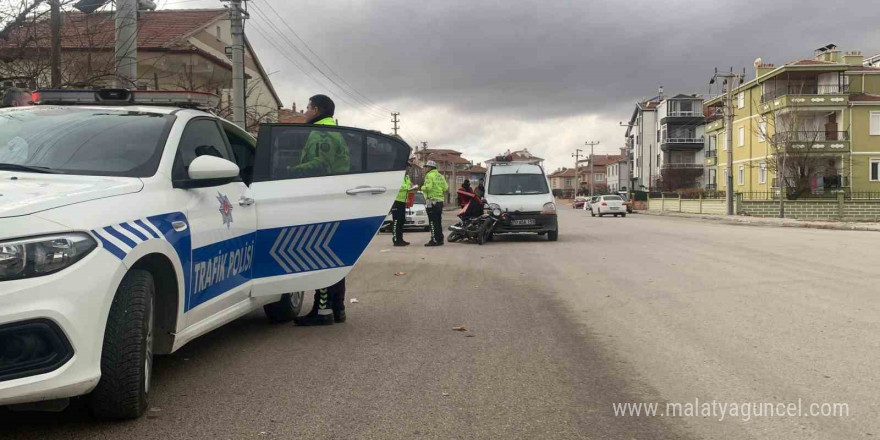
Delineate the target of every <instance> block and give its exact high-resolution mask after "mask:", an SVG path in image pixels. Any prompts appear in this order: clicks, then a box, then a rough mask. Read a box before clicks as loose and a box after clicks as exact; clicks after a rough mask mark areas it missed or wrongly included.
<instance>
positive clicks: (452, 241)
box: [446, 231, 461, 243]
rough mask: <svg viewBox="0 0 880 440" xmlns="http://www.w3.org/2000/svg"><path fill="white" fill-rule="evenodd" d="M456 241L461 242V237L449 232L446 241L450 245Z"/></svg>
mask: <svg viewBox="0 0 880 440" xmlns="http://www.w3.org/2000/svg"><path fill="white" fill-rule="evenodd" d="M458 240H461V235H460V234H459V233H458V232H455V231H452V232H450V233H449V236H448V237H446V241H448V242H450V243H455V242H456V241H458Z"/></svg>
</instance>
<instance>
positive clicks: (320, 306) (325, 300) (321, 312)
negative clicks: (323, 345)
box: [293, 289, 333, 327]
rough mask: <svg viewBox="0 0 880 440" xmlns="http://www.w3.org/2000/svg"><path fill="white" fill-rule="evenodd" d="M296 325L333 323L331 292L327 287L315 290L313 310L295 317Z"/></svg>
mask: <svg viewBox="0 0 880 440" xmlns="http://www.w3.org/2000/svg"><path fill="white" fill-rule="evenodd" d="M293 322H294V323H296V325H301V326H303V327H307V326H311V325H332V324H333V314H332V312H331V309H330V294H329V292H328V291H327V289H318V290H316V291H315V301H314V304H313V305H312V311H311V312H309V313H308V314H307V315H305V316H302V317H297V318H293Z"/></svg>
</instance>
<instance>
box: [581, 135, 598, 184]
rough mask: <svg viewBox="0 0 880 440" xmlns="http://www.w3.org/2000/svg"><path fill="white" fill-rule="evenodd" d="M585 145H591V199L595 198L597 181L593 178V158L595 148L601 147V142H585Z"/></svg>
mask: <svg viewBox="0 0 880 440" xmlns="http://www.w3.org/2000/svg"><path fill="white" fill-rule="evenodd" d="M584 144H586V145H589V147H590V197H593V182H595V181H596V178H595V177H593V162H595V160H594V158H593V147H595V146H596V145H599V142H598V141H597V142H590V141H587V142H584Z"/></svg>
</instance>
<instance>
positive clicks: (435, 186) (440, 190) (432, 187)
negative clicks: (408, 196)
mask: <svg viewBox="0 0 880 440" xmlns="http://www.w3.org/2000/svg"><path fill="white" fill-rule="evenodd" d="M448 189H449V185H448V184H446V178H445V177H443V175H442V174H440V173H439V172H438V171H437V170H436V169H433V170H431V171H428V174H425V184H424V185H422V192H424V193H425V198H427V199H428V200H433V201H435V202H442V201H443V200H444V194H446V190H448Z"/></svg>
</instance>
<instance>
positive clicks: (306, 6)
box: [180, 0, 880, 167]
mask: <svg viewBox="0 0 880 440" xmlns="http://www.w3.org/2000/svg"><path fill="white" fill-rule="evenodd" d="M194 5H198V6H203V5H204V6H207V7H216V3H215V2H214V1H213V0H210V1H206V2H205V3H204V4H202V3H187V4H185V5H183V4H182V5H180V7H193V6H194ZM269 5H272V6H274V8H275V9H276V10H277V11H278V14H279V15H280V17H281V18H280V19H279V17H276V16H275V15H274V13H273V12H272V10H271V9H270V8H269ZM250 7H251V9H252V19H251V20H250V21H249V25H248V26H249V32H248V34H249V38H250V39H251V40H252V42H253V43H254V45H255V46H256V48H257V51H258V52H259V54H260V56H261V59H262V61H263V63H264V64H265V65H266V67H267V69H268V70H269V71H272V72H276V73H274V74H273V75H272V80H273V83H274V84H275V85H276V88H277V89H278V90H279V92H280V93H281V95H282V98H283V99H284V101H285V102H287V103H289V102H290V101H293V100H296V101H298V102H300V103H303V102H304V101H305V99H307V97H308V96H310V95H311V94H314V93H317V92H325V93H329V94H330V95H331V96H334V97H335V98H336V99H337V102H339V103H340V106H339V108H340V111H339V115H340V117H341V118H344V119H345V121H352V122H354V123H357V124H359V125H362V126H370V127H372V128H379V129H382V130H384V131H387V130H388V128H389V127H390V122H388V120H387V119H388V118H390V117H389V116H387V115H386V113H387V110H389V109H394V110H397V111H400V112H401V113H403V115H402V119H403V124H402V127H403V133H404V135H405V136H406V137H408V138H409V139H410V141H421V140H428V141H430V142H431V145H433V146H437V147H441V146H442V147H453V148H460V149H462V150H465V151H466V152H468V153H470V154H471V155H473V156H475V157H479V156H482V157H489V156H491V155H494V154H496V153H497V152H500V151H503V150H504V149H505V148H507V147H524V146H528V147H529V148H530V150H532V151H535V152H537V153H538V154H545V155H546V156H545V157H548V159H551V162H550V163H551V165H552V166H554V167H555V166H561V165H566V164H568V161H569V159H568V158H567V156H568V155H569V154H568V153H570V151H573V149H574V148H578V147H579V146H581V145H583V141H584V140H586V139H585V138H590V139H597V140H600V141H602V146H601V147H600V149H599V150H597V151H601V152H615V151H616V149H617V148H618V147H619V144H621V143H622V139H623V129H622V128H620V127H619V126H617V121H620V120H625V119H627V118H628V117H629V115H630V114H631V112H632V109H633V105H634V103H635V102H636V101H637V100H639V99H642V98H646V97H650V96H654V95H656V93H657V88H658V86H660V85H663V86H664V87H665V91H666V93H667V94H674V93H701V94H706V93H709V92H710V89H709V85H708V80H709V77H710V76H711V75H712V72H713V69H714V68H715V67H716V66H717V67H719V68H723V69H727V68H730V67H734V68H735V69H736V70H737V71H740V70H742V68H743V67H745V68H746V71H747V72H748V74H749V76H751V75H754V72H753V68H752V62H753V61H754V59H755V58H756V57H761V58H762V59H763V60H764V61H765V62H772V63H776V64H777V65H779V64H782V63H784V62H787V61H793V60H796V59H801V58H809V57H811V56H812V50H813V49H814V48H817V47H820V46H824V45H826V44H828V43H836V44H838V45H839V46H840V48H841V49H843V50H862V51H864V52H865V53H866V55H871V54H874V53H876V52H880V38H878V37H880V28H878V27H877V26H876V14H873V13H871V12H872V11H873V9H874V8H875V3H874V2H873V1H867V0H849V1H845V2H828V1H818V0H782V1H780V0H777V1H765V0H740V1H738V2H733V3H723V2H722V3H719V2H711V1H707V0H699V1H680V0H667V1H662V0H627V1H623V0H603V1H596V0H573V1H559V0H546V1H540V2H538V1H520V0H504V1H498V0H481V1H473V0H467V1H465V0H445V1H435V2H421V1H411V0H374V1H361V0H357V1H355V0H334V1H325V2H292V1H284V0H261V1H260V2H256V1H254V2H250ZM263 14H265V15H267V16H268V17H269V18H271V19H272V20H273V21H274V22H275V24H276V26H278V27H279V28H280V29H281V31H282V32H283V33H285V34H286V35H287V36H288V37H289V38H290V39H292V40H294V41H295V39H294V37H293V36H292V35H290V33H289V31H288V30H287V28H286V27H285V23H286V24H288V25H290V26H291V27H292V28H293V29H294V30H295V31H296V32H297V33H298V34H299V35H300V36H302V37H303V39H304V40H306V41H307V42H308V44H309V45H310V46H311V48H312V49H313V50H314V51H315V52H316V53H318V54H319V55H320V56H321V57H322V58H323V59H324V60H325V61H326V62H327V63H328V64H329V65H330V66H332V69H333V70H335V71H336V72H338V73H340V74H341V75H342V76H343V77H344V78H345V79H346V80H347V82H348V83H350V84H351V85H353V86H354V87H355V88H357V90H359V91H360V92H361V93H363V94H364V95H366V96H368V97H369V98H370V99H371V100H372V101H374V102H375V103H377V104H378V106H369V109H368V106H366V105H364V104H363V103H359V102H358V101H362V99H361V98H355V97H351V96H346V95H345V94H341V93H339V92H338V90H337V89H336V88H335V87H334V86H332V85H331V84H329V81H327V80H326V79H323V78H322V77H321V75H320V74H318V73H317V72H313V70H314V69H312V68H311V67H310V66H308V65H307V64H306V63H304V62H303V61H302V60H301V59H300V58H296V55H294V57H295V59H296V60H298V62H300V64H303V65H304V67H305V70H307V71H310V72H312V74H313V75H314V77H315V80H312V79H309V78H308V77H307V76H305V75H304V74H303V73H301V72H300V70H299V69H298V68H297V67H296V66H294V65H293V64H292V63H291V61H289V60H288V59H286V58H285V57H283V56H281V55H280V54H279V52H278V51H277V50H276V49H275V48H274V47H273V43H274V44H275V45H278V46H279V47H286V48H289V44H287V43H286V42H284V41H283V39H282V38H281V37H280V36H278V35H276V34H274V33H273V32H272V31H271V30H270V28H269V26H268V23H267V22H266V20H265V19H264V18H263V17H262V15H263ZM257 29H261V30H262V31H263V32H265V33H267V34H268V35H269V36H270V39H271V40H274V41H269V40H267V39H266V38H263V37H261V36H260V35H259V34H258V33H256V32H254V31H255V30H257ZM298 44H299V43H298ZM289 52H290V51H289ZM319 64H320V63H319ZM324 70H327V69H326V68H324ZM327 73H328V74H329V75H331V76H332V74H331V73H330V72H327ZM315 81H317V82H318V83H321V84H323V85H318V84H316V83H315ZM337 81H338V82H339V80H338V79H337ZM713 92H715V93H717V89H715V90H713ZM288 105H289V104H288ZM380 107H381V108H380ZM550 156H552V157H550Z"/></svg>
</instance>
